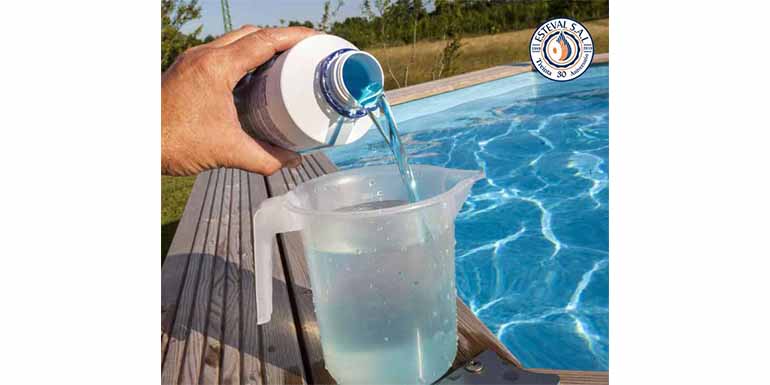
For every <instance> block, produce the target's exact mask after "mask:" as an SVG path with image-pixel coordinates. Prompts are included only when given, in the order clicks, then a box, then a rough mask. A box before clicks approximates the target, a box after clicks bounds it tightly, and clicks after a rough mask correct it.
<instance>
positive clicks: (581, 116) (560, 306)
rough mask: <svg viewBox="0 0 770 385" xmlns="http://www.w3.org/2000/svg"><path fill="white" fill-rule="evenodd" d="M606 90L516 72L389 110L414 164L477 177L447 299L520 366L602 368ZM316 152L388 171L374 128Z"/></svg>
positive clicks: (592, 77)
mask: <svg viewBox="0 0 770 385" xmlns="http://www.w3.org/2000/svg"><path fill="white" fill-rule="evenodd" d="M608 83H609V82H608V67H607V66H594V67H592V68H591V69H589V70H588V71H587V72H586V73H585V74H584V75H583V76H581V77H580V78H579V79H577V80H575V81H571V82H565V83H557V82H553V81H549V80H546V79H544V78H543V77H542V76H540V75H538V74H535V73H526V74H521V75H516V76H512V77H509V78H505V79H501V80H496V81H493V82H488V83H484V84H481V85H478V86H474V87H470V88H466V89H462V90H458V91H453V92H449V93H446V94H441V95H437V96H433V97H429V98H426V99H421V100H417V101H414V102H410V103H406V104H402V105H398V106H395V107H394V108H393V110H394V111H393V113H394V115H395V117H396V118H397V120H398V122H399V126H400V128H401V132H402V135H403V136H402V139H403V142H404V145H405V146H406V149H407V152H408V154H409V157H410V160H411V162H412V163H422V164H432V165H438V166H443V167H450V168H460V169H483V170H484V171H485V173H486V176H487V179H486V180H485V181H479V182H478V183H477V184H476V185H475V186H474V188H473V191H472V194H471V196H470V197H469V199H468V201H467V202H466V203H465V205H464V206H463V209H462V211H461V212H460V214H459V215H458V217H457V222H456V237H457V246H456V254H455V255H456V259H457V261H456V263H457V268H456V271H457V289H458V292H459V295H460V296H461V297H462V299H463V300H464V301H465V302H466V303H467V304H468V305H469V306H470V307H471V309H472V310H473V312H474V313H476V315H477V316H478V317H479V318H480V319H481V320H482V321H483V322H484V323H485V324H486V325H487V326H488V327H489V328H490V330H492V332H494V333H496V334H497V336H498V337H499V338H500V340H501V341H503V343H505V345H506V346H508V348H509V349H510V350H511V351H512V352H513V353H514V355H516V356H517V357H518V358H519V359H520V360H521V361H522V363H523V364H524V365H525V366H527V367H542V368H558V369H581V370H607V369H608V367H609V359H608V353H609V350H608V349H609V341H608V326H609V322H608V321H609V308H608V281H609V275H608V270H609V266H608V264H609V255H608V197H609V186H608V174H609V171H608V156H609V147H608V143H609V142H608V139H609V136H608V100H609V85H608ZM326 152H327V154H328V155H329V156H330V157H331V159H332V160H333V161H334V162H335V163H336V164H337V165H338V166H339V167H340V168H341V169H348V168H354V167H362V166H368V165H376V164H385V163H393V156H392V154H391V152H390V149H389V148H388V146H387V145H386V144H385V143H384V142H383V140H382V137H381V135H380V134H379V133H378V132H377V130H375V129H373V130H370V131H369V132H368V133H367V135H366V136H365V137H364V138H362V139H361V140H359V141H357V142H356V143H353V144H351V145H348V146H344V147H338V148H332V149H329V150H327V151H326Z"/></svg>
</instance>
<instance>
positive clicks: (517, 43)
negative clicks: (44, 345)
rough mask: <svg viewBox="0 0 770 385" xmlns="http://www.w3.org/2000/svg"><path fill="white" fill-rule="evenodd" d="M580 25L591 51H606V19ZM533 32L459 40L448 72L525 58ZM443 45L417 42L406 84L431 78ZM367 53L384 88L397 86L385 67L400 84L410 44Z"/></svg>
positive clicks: (462, 71) (507, 33)
mask: <svg viewBox="0 0 770 385" xmlns="http://www.w3.org/2000/svg"><path fill="white" fill-rule="evenodd" d="M584 24H585V26H586V28H588V30H589V31H590V32H591V37H592V38H593V41H594V51H595V52H596V53H604V52H609V42H610V39H609V25H610V21H609V19H601V20H594V21H589V22H586V23H584ZM533 32H534V29H525V30H521V31H515V32H505V33H498V34H495V35H485V36H477V37H469V38H464V39H462V41H461V44H462V46H461V48H460V56H459V57H458V58H457V61H456V62H455V65H454V67H455V71H454V72H453V73H452V74H450V75H458V74H462V73H465V72H470V71H476V70H480V69H485V68H489V67H493V66H496V65H500V64H508V63H514V62H524V61H529V50H528V49H529V39H530V38H531V37H532V33H533ZM445 45H446V41H431V42H418V43H417V45H416V48H417V49H416V52H417V53H416V55H415V61H414V63H413V64H412V65H410V66H409V78H408V85H414V84H418V83H423V82H426V81H430V80H433V77H432V71H433V70H434V68H435V64H436V62H437V60H438V58H439V56H440V55H441V51H442V50H443V49H444V46H445ZM368 52H369V53H371V54H372V55H374V56H375V57H376V58H377V60H379V61H380V63H381V64H382V67H383V70H384V71H385V89H394V88H397V87H396V82H395V81H394V80H393V76H391V74H390V71H389V69H388V67H389V66H390V70H391V71H392V72H393V74H395V76H396V78H398V81H399V83H400V84H401V86H402V87H403V86H404V81H403V79H404V69H405V67H406V64H408V63H409V59H410V58H411V55H412V46H411V45H404V46H398V47H389V48H386V49H384V50H383V49H381V48H379V49H377V48H372V49H369V50H368ZM443 77H446V76H443Z"/></svg>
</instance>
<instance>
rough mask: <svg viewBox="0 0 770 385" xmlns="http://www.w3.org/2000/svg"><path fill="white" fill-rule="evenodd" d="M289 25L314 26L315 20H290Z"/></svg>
mask: <svg viewBox="0 0 770 385" xmlns="http://www.w3.org/2000/svg"><path fill="white" fill-rule="evenodd" d="M289 27H307V28H311V29H312V28H313V22H312V21H310V20H305V21H303V22H300V21H299V20H289Z"/></svg>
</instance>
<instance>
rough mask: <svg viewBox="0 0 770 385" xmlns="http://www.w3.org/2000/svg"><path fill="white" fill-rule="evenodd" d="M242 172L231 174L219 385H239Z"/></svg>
mask: <svg viewBox="0 0 770 385" xmlns="http://www.w3.org/2000/svg"><path fill="white" fill-rule="evenodd" d="M242 174H243V171H240V170H234V171H233V179H232V180H233V181H232V191H231V198H230V226H229V228H228V231H227V250H226V252H227V263H226V265H225V287H224V291H225V293H224V319H223V320H222V322H223V335H222V338H223V344H222V365H221V368H220V378H219V380H220V381H219V382H220V383H222V384H227V385H230V384H240V383H241V381H240V375H241V357H240V344H241V343H240V342H241V341H240V317H241V299H240V297H241V296H240V292H241V282H240V281H241V280H240V277H241V276H240V270H241V246H242V245H241V232H240V229H241V185H242V183H243V182H242V178H241V176H242Z"/></svg>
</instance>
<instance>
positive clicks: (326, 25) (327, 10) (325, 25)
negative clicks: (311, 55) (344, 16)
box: [318, 0, 345, 32]
mask: <svg viewBox="0 0 770 385" xmlns="http://www.w3.org/2000/svg"><path fill="white" fill-rule="evenodd" d="M343 5H345V2H344V1H343V0H337V5H336V6H335V7H334V9H333V10H332V2H331V0H326V1H324V11H323V14H322V15H321V23H319V25H318V29H320V30H321V31H324V32H329V31H330V29H331V25H330V24H331V22H332V20H333V19H334V18H335V17H337V12H339V10H340V8H342V6H343Z"/></svg>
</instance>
